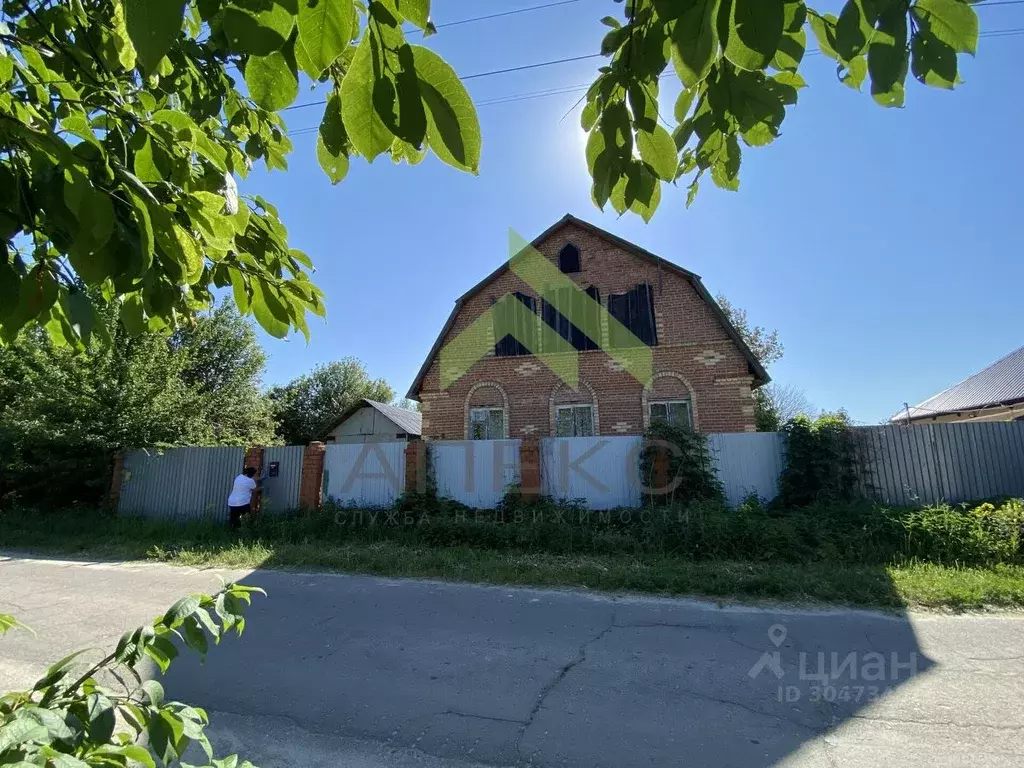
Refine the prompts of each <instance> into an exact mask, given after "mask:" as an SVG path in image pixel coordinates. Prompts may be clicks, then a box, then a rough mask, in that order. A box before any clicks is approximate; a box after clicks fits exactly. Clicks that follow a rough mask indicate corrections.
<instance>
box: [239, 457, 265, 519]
mask: <svg viewBox="0 0 1024 768" xmlns="http://www.w3.org/2000/svg"><path fill="white" fill-rule="evenodd" d="M245 467H253V468H254V469H255V470H256V477H257V478H260V477H261V476H262V475H263V446H259V445H253V446H250V447H249V448H248V449H246V451H245V460H244V461H243V462H242V468H243V469H244V468H245ZM262 500H263V495H262V494H260V493H254V494H253V495H252V513H253V514H254V515H256V514H259V511H260V502H261V501H262Z"/></svg>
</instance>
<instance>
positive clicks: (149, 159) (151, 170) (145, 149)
mask: <svg viewBox="0 0 1024 768" xmlns="http://www.w3.org/2000/svg"><path fill="white" fill-rule="evenodd" d="M134 168H135V175H136V176H138V177H139V179H140V180H141V181H144V182H148V183H150V184H156V183H158V182H161V181H163V180H164V175H163V174H162V173H160V169H159V168H157V165H156V158H155V157H154V155H153V142H152V141H151V140H150V138H149V137H148V136H147V137H146V139H145V141H144V142H143V143H142V146H141V147H140V148H139V150H138V151H137V152H136V153H135V161H134Z"/></svg>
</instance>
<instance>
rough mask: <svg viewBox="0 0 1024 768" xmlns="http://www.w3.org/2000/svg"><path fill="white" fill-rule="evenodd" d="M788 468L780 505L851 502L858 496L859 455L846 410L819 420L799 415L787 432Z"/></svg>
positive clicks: (794, 505)
mask: <svg viewBox="0 0 1024 768" xmlns="http://www.w3.org/2000/svg"><path fill="white" fill-rule="evenodd" d="M783 434H784V435H785V439H786V467H785V469H783V471H782V476H781V477H780V478H779V498H778V501H779V503H780V504H781V505H782V506H784V507H803V506H807V505H808V504H813V503H815V502H819V503H830V502H841V501H848V500H850V499H852V498H853V497H854V496H855V495H856V489H857V454H856V446H855V444H854V441H853V435H852V433H851V431H850V419H849V417H848V416H847V415H846V412H845V411H839V412H838V413H834V414H823V415H822V416H820V417H818V419H816V420H815V421H811V420H810V419H809V418H807V417H806V416H797V417H796V418H795V419H792V420H791V421H789V422H788V423H787V424H786V426H785V428H784V429H783Z"/></svg>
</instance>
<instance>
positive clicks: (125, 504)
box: [117, 448, 245, 520]
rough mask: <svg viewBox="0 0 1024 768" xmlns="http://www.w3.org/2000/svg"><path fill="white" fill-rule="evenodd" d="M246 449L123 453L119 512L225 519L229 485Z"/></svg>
mask: <svg viewBox="0 0 1024 768" xmlns="http://www.w3.org/2000/svg"><path fill="white" fill-rule="evenodd" d="M244 460H245V449H244V448H171V449H168V450H166V451H155V450H154V451H133V452H132V453H130V454H128V455H127V456H125V460H124V476H123V478H122V481H121V499H120V501H119V503H118V507H117V509H118V512H119V513H120V514H123V515H142V516H143V517H156V518H167V519H176V520H195V519H199V518H203V517H213V518H214V519H217V520H227V515H228V508H227V498H228V493H229V492H230V491H231V483H232V481H233V480H234V479H235V476H236V475H238V473H239V472H241V471H242V462H243V461H244Z"/></svg>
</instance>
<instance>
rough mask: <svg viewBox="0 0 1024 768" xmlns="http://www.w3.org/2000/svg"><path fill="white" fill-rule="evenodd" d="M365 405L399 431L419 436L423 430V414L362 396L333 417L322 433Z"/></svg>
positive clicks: (342, 422)
mask: <svg viewBox="0 0 1024 768" xmlns="http://www.w3.org/2000/svg"><path fill="white" fill-rule="evenodd" d="M367 406H369V407H370V408H373V409H374V410H376V411H377V412H378V413H380V414H381V415H382V416H383V417H384V418H386V419H387V420H388V421H390V422H391V423H392V424H394V425H395V426H396V427H398V431H399V432H405V433H406V434H407V435H416V436H419V435H420V434H421V433H422V431H423V414H421V413H420V412H419V411H412V410H409V409H408V408H399V407H398V406H397V405H388V404H387V403H378V402H377V401H376V400H369V399H367V398H363V399H362V400H358V401H357V402H356V403H355V404H354V405H353V406H352V407H351V408H349V409H348V410H347V411H345V412H344V413H343V414H341V416H340V417H338V418H337V419H335V420H334V422H333V423H332V424H331V426H329V427H328V428H327V429H325V430H324V435H325V436H326V435H329V434H331V432H333V431H334V430H336V429H337V428H338V427H340V426H341V425H342V424H344V423H345V422H346V421H347V420H348V419H349V418H351V417H352V415H353V414H355V412H356V411H358V410H359V409H361V408H366V407H367Z"/></svg>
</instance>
